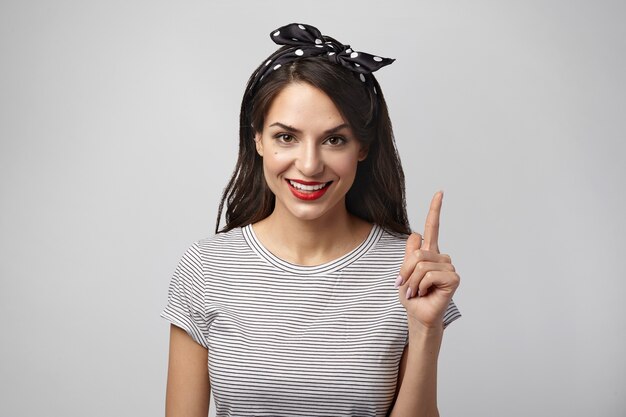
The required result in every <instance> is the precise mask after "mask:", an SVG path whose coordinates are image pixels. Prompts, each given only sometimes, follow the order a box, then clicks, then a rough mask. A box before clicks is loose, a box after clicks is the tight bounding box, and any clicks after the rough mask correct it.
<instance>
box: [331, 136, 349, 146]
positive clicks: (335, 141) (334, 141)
mask: <svg viewBox="0 0 626 417" xmlns="http://www.w3.org/2000/svg"><path fill="white" fill-rule="evenodd" d="M326 143H328V144H329V145H331V146H339V145H343V144H344V143H346V140H345V139H344V138H342V137H341V136H331V137H330V138H328V139H326Z"/></svg>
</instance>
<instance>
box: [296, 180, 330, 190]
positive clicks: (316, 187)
mask: <svg viewBox="0 0 626 417" xmlns="http://www.w3.org/2000/svg"><path fill="white" fill-rule="evenodd" d="M289 184H291V185H292V186H293V187H294V188H297V189H298V190H302V191H317V190H321V189H322V188H324V187H326V185H327V184H328V183H323V184H317V185H304V184H300V183H299V182H295V181H291V180H289Z"/></svg>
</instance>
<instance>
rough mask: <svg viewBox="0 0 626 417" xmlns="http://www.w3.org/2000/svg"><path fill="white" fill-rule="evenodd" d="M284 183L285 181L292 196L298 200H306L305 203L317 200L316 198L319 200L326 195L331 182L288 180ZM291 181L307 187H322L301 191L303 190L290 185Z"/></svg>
mask: <svg viewBox="0 0 626 417" xmlns="http://www.w3.org/2000/svg"><path fill="white" fill-rule="evenodd" d="M286 181H287V185H288V186H289V189H290V190H291V192H292V193H293V195H294V196H296V197H297V198H299V199H300V200H307V201H311V200H317V199H318V198H321V197H322V196H323V195H324V194H326V191H327V190H328V187H330V184H331V183H332V181H329V182H319V181H302V180H289V179H288V180H286ZM292 181H293V182H295V183H298V184H302V185H307V186H319V185H323V187H322V188H320V189H318V190H303V189H299V188H296V187H294V186H293V185H292V184H291V182H292Z"/></svg>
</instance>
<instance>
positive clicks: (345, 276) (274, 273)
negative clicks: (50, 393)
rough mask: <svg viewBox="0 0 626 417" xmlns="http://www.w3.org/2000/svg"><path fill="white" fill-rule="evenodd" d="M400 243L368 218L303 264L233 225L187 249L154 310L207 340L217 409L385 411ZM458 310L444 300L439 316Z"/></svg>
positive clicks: (402, 340) (401, 339)
mask: <svg viewBox="0 0 626 417" xmlns="http://www.w3.org/2000/svg"><path fill="white" fill-rule="evenodd" d="M404 248H405V238H401V237H396V236H393V235H391V234H389V233H387V232H385V231H384V230H383V229H382V228H381V227H379V226H376V225H375V226H374V227H373V228H372V230H371V232H370V233H369V235H368V237H367V238H366V239H365V241H363V242H362V243H361V244H360V245H359V246H358V247H357V248H355V249H354V250H352V251H351V252H349V253H348V254H346V255H344V256H342V257H340V258H338V259H335V260H333V261H331V262H328V263H325V264H322V265H316V266H301V265H294V264H291V263H289V262H285V261H284V260H281V259H279V258H278V257H276V256H275V255H273V254H272V253H271V252H269V251H268V250H267V249H266V248H264V247H263V245H262V244H261V243H260V241H259V239H257V237H256V236H255V234H254V231H253V229H252V227H251V226H250V225H248V226H245V227H243V228H236V229H233V230H231V231H229V232H226V233H220V234H217V235H215V236H214V237H212V238H207V239H203V240H199V241H197V242H195V243H194V244H193V245H192V246H191V247H190V248H189V249H188V250H187V251H186V252H185V254H184V255H183V257H182V259H181V261H180V263H179V264H178V267H177V268H176V271H175V273H174V276H173V278H172V281H171V284H170V287H169V297H168V304H167V307H166V308H165V310H164V311H163V312H162V313H161V316H162V317H163V318H165V319H167V320H168V321H170V322H171V323H172V324H174V325H176V326H178V327H181V328H182V329H184V330H185V331H187V333H189V335H190V336H191V337H192V338H193V339H194V340H195V341H196V342H197V343H199V344H200V345H202V346H204V347H205V348H207V349H208V355H209V356H208V363H209V369H208V372H209V376H210V381H211V390H212V392H213V398H214V400H215V406H216V415H217V416H218V417H221V416H322V415H326V416H327V415H332V416H382V415H385V414H386V413H387V412H388V409H389V407H390V406H391V402H392V401H393V398H394V393H395V388H396V380H397V375H398V366H399V362H400V358H401V356H402V351H403V349H404V346H405V344H406V342H407V337H408V329H407V318H406V310H405V309H404V307H403V306H402V304H401V303H400V300H399V299H398V290H397V289H395V288H394V282H395V279H396V276H397V275H398V271H399V270H400V265H401V263H402V260H403V256H404ZM458 317H460V314H459V312H458V310H457V308H456V306H455V305H454V303H452V302H451V303H450V305H449V306H448V309H447V311H446V313H445V316H444V326H447V325H448V324H449V323H450V322H452V321H453V320H455V319H457V318H458Z"/></svg>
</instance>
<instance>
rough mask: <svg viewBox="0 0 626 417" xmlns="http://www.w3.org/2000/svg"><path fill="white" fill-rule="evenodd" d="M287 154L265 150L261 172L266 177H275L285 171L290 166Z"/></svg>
mask: <svg viewBox="0 0 626 417" xmlns="http://www.w3.org/2000/svg"><path fill="white" fill-rule="evenodd" d="M291 160H292V158H291V156H290V155H289V152H287V151H285V150H281V149H272V148H266V150H265V154H264V156H263V170H264V171H265V174H266V175H276V174H279V173H281V172H283V171H285V170H287V169H288V168H289V166H290V164H291Z"/></svg>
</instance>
